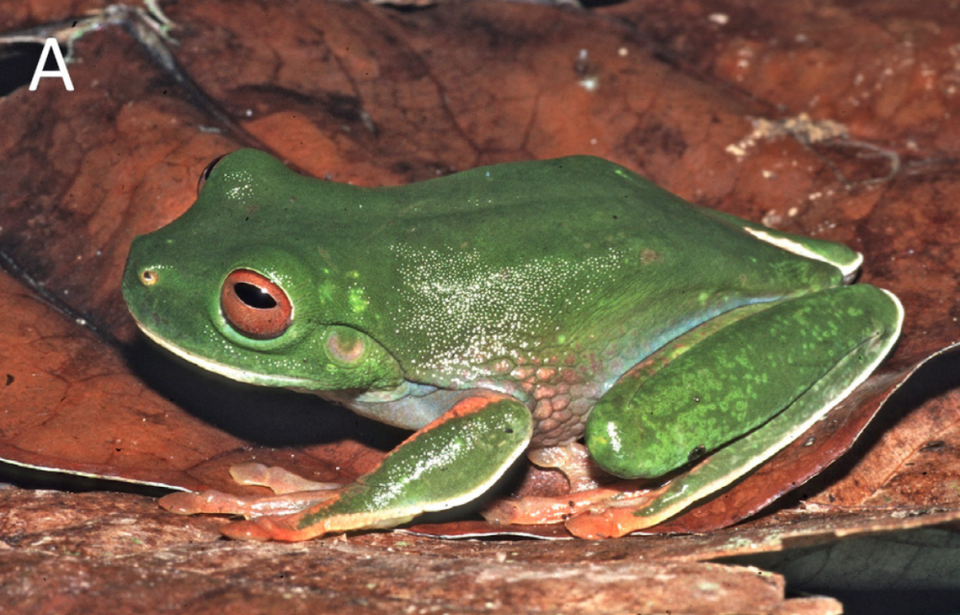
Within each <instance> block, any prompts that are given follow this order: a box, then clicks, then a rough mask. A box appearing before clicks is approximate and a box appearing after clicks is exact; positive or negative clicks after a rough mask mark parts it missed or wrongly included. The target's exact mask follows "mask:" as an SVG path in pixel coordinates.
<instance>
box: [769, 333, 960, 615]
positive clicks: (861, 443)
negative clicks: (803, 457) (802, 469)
mask: <svg viewBox="0 0 960 615" xmlns="http://www.w3.org/2000/svg"><path fill="white" fill-rule="evenodd" d="M957 387H960V350H952V351H949V352H946V353H944V354H942V355H940V356H939V357H936V358H934V359H931V360H930V361H928V362H927V363H926V364H925V365H923V366H922V367H921V368H920V369H919V370H917V372H916V373H915V374H913V375H912V376H911V377H910V378H908V379H907V381H906V382H905V383H904V384H903V386H902V387H900V388H899V389H898V390H897V391H896V392H895V393H894V394H893V395H891V396H890V397H889V398H888V399H887V401H886V402H885V403H884V405H883V407H881V408H880V410H879V412H878V413H877V415H876V416H875V417H874V419H873V420H872V421H871V422H870V424H869V425H867V427H866V429H864V431H863V433H862V434H861V435H860V437H859V438H857V441H856V442H855V443H854V444H853V446H852V447H851V448H850V450H849V451H847V452H846V453H845V454H844V455H843V456H842V457H841V458H840V459H839V460H838V461H837V462H836V463H834V464H832V465H830V466H829V467H828V468H827V469H826V470H825V471H823V472H822V473H820V474H819V475H817V476H815V477H814V478H812V479H811V480H810V481H808V482H807V483H806V484H804V485H802V486H801V487H799V488H797V489H796V490H794V491H793V492H791V493H789V494H787V495H785V496H784V497H782V498H780V499H779V500H778V501H777V502H776V503H775V504H774V505H773V507H772V508H767V509H765V510H764V511H762V512H761V514H762V515H766V514H769V513H770V512H773V511H775V510H779V509H784V508H794V507H796V506H798V505H799V503H800V501H801V500H805V499H808V498H809V497H811V496H812V495H813V494H815V493H820V492H822V491H824V490H827V489H829V488H830V486H831V485H833V484H834V483H836V482H837V481H839V480H840V479H842V478H843V477H844V476H845V475H846V474H847V472H849V471H850V468H851V467H852V466H854V465H855V464H856V463H857V462H858V461H859V460H861V459H862V458H863V457H864V456H865V455H866V454H867V453H868V452H869V451H870V449H871V448H873V447H874V446H876V445H877V443H878V442H879V440H880V438H881V437H883V434H884V433H886V432H887V431H889V430H890V429H892V428H893V427H894V426H895V425H896V424H897V423H899V422H900V421H901V420H903V418H904V417H905V416H907V415H908V414H910V413H911V412H912V411H913V410H916V409H917V408H919V407H920V406H922V405H923V404H924V403H926V402H927V401H929V400H931V399H935V398H937V397H940V396H941V395H944V394H945V393H947V392H948V391H950V390H952V389H955V388H957ZM957 606H958V607H960V603H957ZM958 612H960V608H958Z"/></svg>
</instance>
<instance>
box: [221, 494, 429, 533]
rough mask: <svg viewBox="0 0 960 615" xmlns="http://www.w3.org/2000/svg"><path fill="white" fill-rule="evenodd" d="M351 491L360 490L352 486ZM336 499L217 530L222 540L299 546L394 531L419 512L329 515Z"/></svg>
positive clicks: (230, 524) (239, 522) (236, 523)
mask: <svg viewBox="0 0 960 615" xmlns="http://www.w3.org/2000/svg"><path fill="white" fill-rule="evenodd" d="M351 489H363V487H362V486H359V485H353V486H351ZM335 502H336V499H334V500H331V501H329V502H324V503H321V504H317V505H315V506H311V507H310V508H308V509H306V510H301V511H299V512H296V513H290V514H277V515H264V516H262V517H255V518H253V519H247V520H244V521H235V522H233V523H228V524H227V525H225V526H223V527H222V528H220V531H221V532H222V533H223V535H224V536H227V537H228V538H233V539H236V540H255V541H265V540H278V541H281V542H299V541H301V540H310V539H311V538H318V537H320V536H323V535H325V534H330V533H332V532H345V531H347V530H352V529H358V528H363V529H374V528H381V527H393V526H395V525H399V524H401V523H406V522H407V521H410V520H411V519H413V517H415V516H416V514H417V513H419V512H421V511H420V510H419V509H414V510H411V511H409V512H408V513H407V514H404V513H402V512H400V511H397V510H391V511H374V512H362V513H353V514H342V513H340V514H338V513H336V512H333V511H331V510H330V509H331V507H333V506H334V505H335Z"/></svg>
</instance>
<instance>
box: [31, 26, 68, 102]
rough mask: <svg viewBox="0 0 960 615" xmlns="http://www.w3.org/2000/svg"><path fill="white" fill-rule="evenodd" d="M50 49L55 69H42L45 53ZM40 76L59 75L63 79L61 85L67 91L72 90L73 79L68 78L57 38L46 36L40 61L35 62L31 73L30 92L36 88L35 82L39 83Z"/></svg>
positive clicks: (45, 59) (45, 60)
mask: <svg viewBox="0 0 960 615" xmlns="http://www.w3.org/2000/svg"><path fill="white" fill-rule="evenodd" d="M51 49H53V57H54V58H56V60H57V70H43V66H44V64H46V62H47V55H48V54H49V53H50V50H51ZM41 77H60V78H61V79H63V85H65V86H66V88H67V91H68V92H72V91H73V81H71V80H70V73H69V72H67V63H66V62H64V61H63V54H61V53H60V45H58V44H57V39H55V38H48V39H47V42H45V43H44V44H43V52H42V53H41V54H40V63H39V64H37V70H36V71H35V72H34V73H33V81H31V82H30V91H31V92H33V91H34V90H36V89H37V84H39V83H40V78H41Z"/></svg>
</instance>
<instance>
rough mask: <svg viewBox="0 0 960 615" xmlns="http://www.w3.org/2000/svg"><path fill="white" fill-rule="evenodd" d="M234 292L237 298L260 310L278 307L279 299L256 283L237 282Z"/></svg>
mask: <svg viewBox="0 0 960 615" xmlns="http://www.w3.org/2000/svg"><path fill="white" fill-rule="evenodd" d="M233 292H235V293H236V294H237V298H238V299H240V301H243V302H244V303H245V304H247V305H248V306H250V307H252V308H255V309H258V310H269V309H271V308H275V307H277V300H276V299H274V298H273V296H272V295H271V294H270V293H268V292H267V291H265V290H263V289H262V288H260V287H259V286H257V285H256V284H248V283H247V282H237V283H235V284H234V285H233Z"/></svg>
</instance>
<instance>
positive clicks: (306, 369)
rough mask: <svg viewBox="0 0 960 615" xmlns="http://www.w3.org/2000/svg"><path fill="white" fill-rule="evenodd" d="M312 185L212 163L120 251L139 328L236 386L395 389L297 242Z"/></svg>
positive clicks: (314, 260) (389, 366) (262, 169)
mask: <svg viewBox="0 0 960 615" xmlns="http://www.w3.org/2000/svg"><path fill="white" fill-rule="evenodd" d="M214 165H215V168H214ZM317 183H322V182H319V180H313V179H310V178H305V177H302V176H300V175H297V174H295V173H293V172H291V171H289V170H288V169H286V168H285V167H284V166H283V165H282V164H281V163H280V162H279V161H277V160H276V159H274V158H272V157H270V156H268V155H266V154H263V153H261V152H257V151H253V150H241V151H239V152H235V153H234V154H230V155H229V156H226V157H224V158H223V159H221V160H219V161H215V162H214V163H212V164H211V167H208V169H207V170H206V171H204V174H203V176H202V177H201V186H200V190H199V196H198V198H197V202H196V203H195V204H194V205H193V206H192V207H191V208H190V209H189V210H188V211H187V212H186V213H185V214H183V215H182V216H181V217H180V218H178V219H177V220H175V221H174V222H172V223H171V224H169V225H167V226H165V227H163V228H161V229H159V230H157V231H155V232H153V233H149V234H147V235H142V236H140V237H137V238H136V239H135V240H134V241H133V243H132V245H131V247H130V256H129V258H128V260H127V267H126V270H125V272H124V276H123V297H124V299H125V300H126V302H127V305H128V307H129V309H130V312H131V314H133V317H134V319H135V320H136V321H137V324H138V325H139V326H140V328H141V329H142V330H143V331H144V332H145V333H146V334H147V336H149V337H150V338H151V339H153V340H154V341H156V342H157V343H158V344H160V345H161V346H163V347H164V348H167V349H169V350H170V351H172V352H174V353H175V354H177V355H179V356H181V357H183V358H185V359H187V360H188V361H190V362H192V363H195V364H197V365H200V366H201V367H203V368H205V369H207V370H210V371H213V372H216V373H219V374H222V375H224V376H227V377H229V378H232V379H234V380H239V381H241V382H249V383H254V384H259V385H266V386H281V387H288V388H297V389H307V390H313V391H336V390H345V389H358V390H369V389H379V388H387V387H393V386H396V385H397V384H399V382H400V381H401V376H400V368H399V367H398V365H397V363H396V361H395V360H394V359H393V358H392V357H391V356H390V354H389V353H388V352H387V351H386V350H385V349H384V348H383V347H382V346H381V345H380V344H378V343H377V342H376V341H375V340H374V339H373V338H372V337H370V336H369V335H367V334H366V333H364V331H363V330H362V326H360V325H358V322H360V321H358V319H355V318H351V311H356V309H357V305H356V303H357V299H356V296H357V292H358V289H357V288H356V287H355V286H354V287H350V285H349V283H347V282H345V281H344V278H345V277H346V276H345V275H341V274H338V273H336V272H334V271H332V269H333V268H331V267H329V266H327V264H326V263H325V262H324V254H323V251H322V250H319V249H317V248H316V246H310V245H306V244H307V243H308V240H307V239H308V238H307V237H305V236H304V235H303V234H301V233H298V232H297V231H298V230H300V227H302V225H303V220H302V218H303V216H304V215H309V212H307V214H305V213H304V208H305V207H306V206H307V202H308V201H310V200H311V197H314V198H313V200H314V201H315V200H316V199H315V195H314V192H315V191H316V190H317ZM360 290H361V291H362V289H360Z"/></svg>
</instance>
